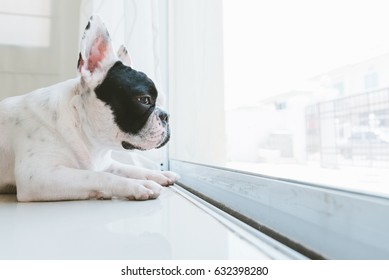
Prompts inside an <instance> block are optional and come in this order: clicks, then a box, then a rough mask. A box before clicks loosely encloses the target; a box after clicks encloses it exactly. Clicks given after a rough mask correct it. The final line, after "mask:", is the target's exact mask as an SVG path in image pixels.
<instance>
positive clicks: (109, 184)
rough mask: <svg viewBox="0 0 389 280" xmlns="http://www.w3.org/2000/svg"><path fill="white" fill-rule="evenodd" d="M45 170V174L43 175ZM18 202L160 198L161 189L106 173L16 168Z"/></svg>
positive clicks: (154, 184)
mask: <svg viewBox="0 0 389 280" xmlns="http://www.w3.org/2000/svg"><path fill="white" fill-rule="evenodd" d="M42 170H46V171H42ZM15 176H16V185H17V198H18V200H19V201H56V200H82V199H109V198H112V197H121V198H127V199H135V200H146V199H153V198H157V197H158V196H159V194H160V192H161V190H162V186H161V185H159V184H157V183H156V182H154V181H151V180H135V179H129V178H123V177H120V176H117V175H114V174H110V173H107V172H97V171H89V170H80V169H73V168H67V167H51V168H46V169H43V168H40V169H39V171H38V170H37V169H35V168H24V169H21V168H16V170H15Z"/></svg>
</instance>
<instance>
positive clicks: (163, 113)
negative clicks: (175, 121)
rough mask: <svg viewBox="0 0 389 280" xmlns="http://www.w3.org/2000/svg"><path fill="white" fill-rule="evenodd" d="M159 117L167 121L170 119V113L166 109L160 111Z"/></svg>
mask: <svg viewBox="0 0 389 280" xmlns="http://www.w3.org/2000/svg"><path fill="white" fill-rule="evenodd" d="M159 118H160V120H161V121H162V122H164V123H167V122H168V121H169V114H168V113H166V112H164V111H160V112H159Z"/></svg>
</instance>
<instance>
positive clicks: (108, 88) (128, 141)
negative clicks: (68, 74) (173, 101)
mask: <svg viewBox="0 0 389 280" xmlns="http://www.w3.org/2000/svg"><path fill="white" fill-rule="evenodd" d="M77 67H78V70H79V73H80V75H79V77H78V78H75V79H72V80H68V81H65V82H62V83H59V84H56V85H53V86H50V87H47V88H42V89H38V90H36V91H33V92H31V93H28V94H26V95H22V96H16V97H10V98H7V99H5V100H3V101H2V102H0V131H1V134H0V193H5V192H9V191H10V190H11V191H12V190H15V188H16V190H17V199H18V200H19V201H53V200H76V199H96V198H98V199H99V198H101V199H109V198H112V197H121V198H127V199H136V200H146V199H153V198H157V197H158V195H159V194H160V192H161V190H162V186H168V185H171V184H173V183H174V182H175V181H176V180H177V179H178V175H177V174H175V173H173V172H169V171H163V172H161V171H152V170H148V169H144V168H140V167H134V166H130V165H125V164H122V163H119V162H116V161H114V160H113V159H112V158H111V151H112V150H115V149H116V150H118V149H119V150H123V149H127V150H132V149H137V150H149V149H154V148H160V147H162V146H163V145H165V144H166V143H167V142H168V140H169V137H170V130H169V115H168V114H167V113H166V112H165V111H164V110H162V109H161V108H159V107H158V106H157V105H156V101H157V97H158V92H157V89H156V87H155V85H154V83H153V81H151V80H150V79H149V78H148V77H147V76H146V75H145V74H144V73H142V72H139V71H136V70H134V69H133V68H131V60H130V57H129V55H128V53H127V50H126V48H125V47H124V46H122V47H121V48H120V49H119V52H118V54H116V53H115V52H114V51H113V49H112V43H111V39H110V37H109V34H108V31H107V29H106V27H105V25H104V24H103V22H102V21H101V19H100V18H99V17H97V16H93V17H91V18H90V20H89V23H88V25H87V26H86V29H85V33H84V36H83V38H82V41H81V49H80V54H79V59H78V65H77Z"/></svg>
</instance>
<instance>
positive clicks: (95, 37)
mask: <svg viewBox="0 0 389 280" xmlns="http://www.w3.org/2000/svg"><path fill="white" fill-rule="evenodd" d="M115 61H117V57H116V55H115V53H114V52H113V49H112V42H111V38H110V36H109V33H108V30H107V28H106V27H105V25H104V23H103V21H102V20H101V19H100V17H98V16H96V15H94V16H91V18H90V19H89V22H88V24H87V26H86V27H85V31H84V35H83V36H82V39H81V47H80V54H79V58H78V64H77V68H78V71H79V72H80V73H81V76H82V77H83V78H84V80H85V81H86V82H91V81H92V80H94V81H96V82H98V81H101V79H102V78H103V77H104V75H105V74H106V72H107V71H108V70H109V68H110V67H111V66H112V65H113V63H114V62H115Z"/></svg>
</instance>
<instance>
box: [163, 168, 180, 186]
mask: <svg viewBox="0 0 389 280" xmlns="http://www.w3.org/2000/svg"><path fill="white" fill-rule="evenodd" d="M161 173H162V175H163V176H165V177H166V178H168V179H169V181H170V184H169V185H173V184H174V183H176V182H177V181H178V180H179V179H180V175H178V174H177V173H176V172H173V171H161Z"/></svg>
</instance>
